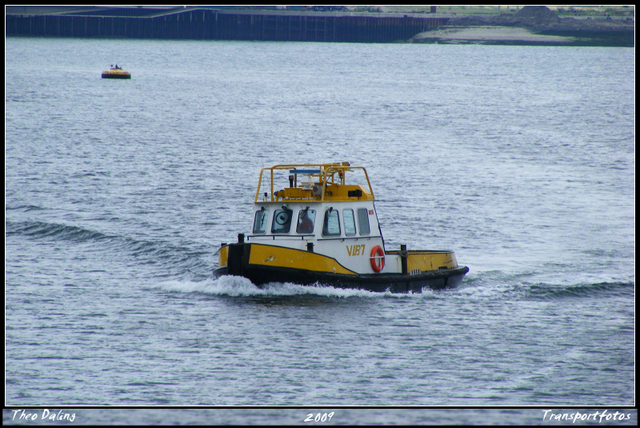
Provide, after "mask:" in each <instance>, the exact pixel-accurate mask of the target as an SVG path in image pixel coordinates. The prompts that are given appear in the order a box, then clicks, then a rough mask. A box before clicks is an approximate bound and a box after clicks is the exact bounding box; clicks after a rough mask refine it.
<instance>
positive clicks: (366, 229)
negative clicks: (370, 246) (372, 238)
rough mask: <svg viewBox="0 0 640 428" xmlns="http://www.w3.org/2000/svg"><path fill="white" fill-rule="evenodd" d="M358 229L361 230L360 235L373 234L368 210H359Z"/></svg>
mask: <svg viewBox="0 0 640 428" xmlns="http://www.w3.org/2000/svg"><path fill="white" fill-rule="evenodd" d="M358 228H359V229H360V235H368V234H369V233H371V227H370V226H369V210H368V209H367V208H358Z"/></svg>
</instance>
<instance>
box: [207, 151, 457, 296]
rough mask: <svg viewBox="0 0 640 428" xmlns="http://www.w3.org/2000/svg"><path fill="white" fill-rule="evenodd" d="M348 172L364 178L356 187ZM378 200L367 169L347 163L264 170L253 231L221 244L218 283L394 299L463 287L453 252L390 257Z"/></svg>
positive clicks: (402, 253)
mask: <svg viewBox="0 0 640 428" xmlns="http://www.w3.org/2000/svg"><path fill="white" fill-rule="evenodd" d="M347 174H349V175H350V179H352V178H359V180H358V179H356V180H354V184H351V181H349V182H348V181H347ZM356 176H359V177H356ZM276 182H278V183H280V182H283V184H284V186H283V188H282V189H280V190H276V189H277V187H280V184H278V186H277V187H276ZM355 183H360V184H355ZM287 184H288V186H287ZM374 201H375V198H374V196H373V190H372V189H371V183H370V181H369V176H368V175H367V171H366V170H365V169H364V168H363V167H359V166H351V165H350V164H349V163H348V162H342V163H331V164H292V165H276V166H273V167H270V168H263V169H262V170H261V172H260V179H259V182H258V190H257V192H256V196H255V201H254V204H255V205H254V211H253V212H254V214H253V227H252V230H251V233H248V234H244V233H241V234H238V242H237V243H232V244H222V245H221V247H220V249H219V250H218V253H219V257H218V259H219V263H218V264H219V267H218V268H217V269H215V270H214V277H216V278H217V277H220V276H222V275H238V276H243V277H246V278H248V279H249V280H250V281H251V282H252V283H254V284H255V285H257V286H262V285H264V284H267V283H270V282H293V283H297V284H303V285H311V284H316V283H320V284H327V285H332V286H336V287H340V288H356V289H364V290H369V291H376V292H381V291H390V292H394V293H406V292H409V291H420V290H421V289H422V288H424V287H428V288H432V289H439V288H444V287H454V286H456V285H458V284H459V283H460V282H461V281H462V278H463V277H464V275H465V274H466V273H467V272H469V268H468V267H466V266H458V263H457V261H456V257H455V254H454V252H453V251H434V250H411V251H409V250H407V248H406V245H401V246H400V249H399V250H393V251H387V250H386V249H385V245H384V239H383V237H382V232H381V230H380V226H379V224H378V216H377V214H376V208H375V204H374Z"/></svg>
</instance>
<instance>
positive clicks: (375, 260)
mask: <svg viewBox="0 0 640 428" xmlns="http://www.w3.org/2000/svg"><path fill="white" fill-rule="evenodd" d="M369 260H371V269H373V271H374V272H380V271H381V270H382V269H384V251H382V248H380V246H379V245H376V246H375V247H373V248H372V249H371V256H370V257H369Z"/></svg>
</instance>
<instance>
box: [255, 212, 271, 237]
mask: <svg viewBox="0 0 640 428" xmlns="http://www.w3.org/2000/svg"><path fill="white" fill-rule="evenodd" d="M268 217H269V211H268V210H265V209H261V210H260V211H256V216H255V218H254V220H253V233H265V232H266V231H267V218H268Z"/></svg>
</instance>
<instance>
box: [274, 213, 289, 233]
mask: <svg viewBox="0 0 640 428" xmlns="http://www.w3.org/2000/svg"><path fill="white" fill-rule="evenodd" d="M291 217H293V211H291V210H290V209H289V208H284V207H283V208H279V209H277V210H276V211H275V212H274V213H273V223H272V224H271V233H289V229H291Z"/></svg>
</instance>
